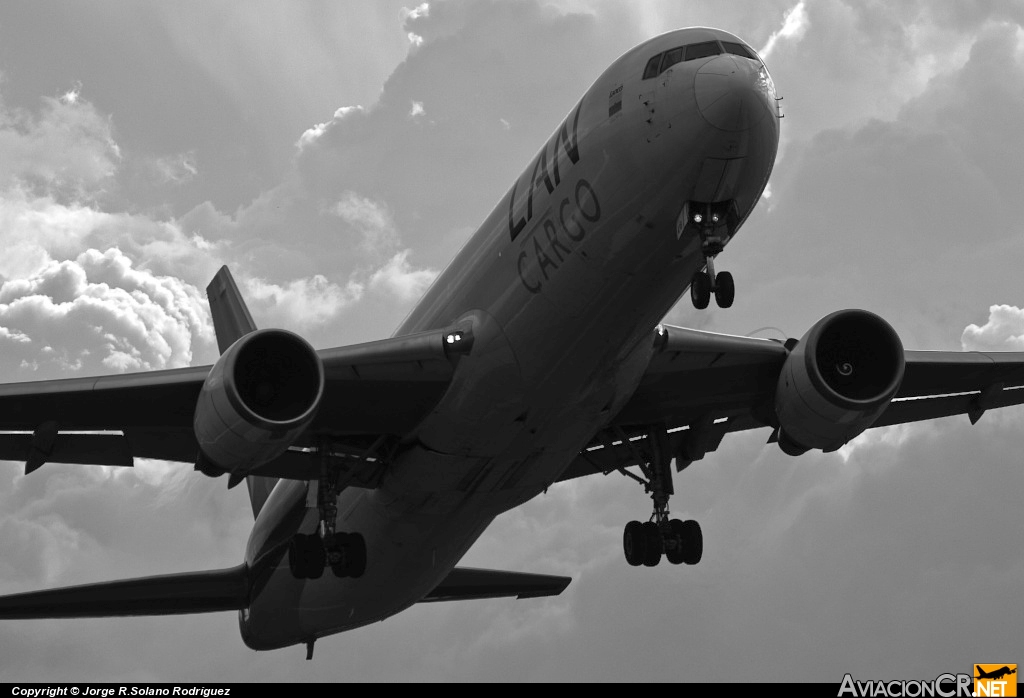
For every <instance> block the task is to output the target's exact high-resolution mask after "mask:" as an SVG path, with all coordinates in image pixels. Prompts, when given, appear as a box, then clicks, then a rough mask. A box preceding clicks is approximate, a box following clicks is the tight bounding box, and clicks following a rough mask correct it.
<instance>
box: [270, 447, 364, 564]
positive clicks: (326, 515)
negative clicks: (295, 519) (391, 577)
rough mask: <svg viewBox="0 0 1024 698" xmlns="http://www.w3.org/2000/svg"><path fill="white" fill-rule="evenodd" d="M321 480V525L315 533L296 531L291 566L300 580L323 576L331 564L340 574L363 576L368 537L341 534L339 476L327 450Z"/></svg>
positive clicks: (291, 549)
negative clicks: (338, 530)
mask: <svg viewBox="0 0 1024 698" xmlns="http://www.w3.org/2000/svg"><path fill="white" fill-rule="evenodd" d="M321 452H322V453H324V459H323V462H322V464H321V468H320V480H319V482H318V483H317V492H316V499H317V509H318V511H319V513H320V524H319V525H318V526H317V530H316V532H315V533H311V534H308V535H307V534H302V533H296V534H295V536H294V537H293V538H292V541H291V543H290V544H289V546H288V567H289V568H290V569H291V572H292V576H293V577H295V578H296V579H319V578H320V577H322V576H323V574H324V569H325V568H326V567H330V568H331V571H332V572H333V573H334V576H336V577H352V578H358V577H362V576H363V573H364V572H365V571H366V539H364V538H363V535H362V534H361V533H337V532H335V530H334V526H335V522H336V521H337V519H338V478H337V475H336V473H334V471H332V470H331V469H330V467H329V466H328V463H327V459H328V456H327V449H326V448H322V449H321Z"/></svg>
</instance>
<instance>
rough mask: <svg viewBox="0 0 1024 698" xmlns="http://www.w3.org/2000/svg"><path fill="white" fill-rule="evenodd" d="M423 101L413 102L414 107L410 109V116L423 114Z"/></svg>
mask: <svg viewBox="0 0 1024 698" xmlns="http://www.w3.org/2000/svg"><path fill="white" fill-rule="evenodd" d="M423 113H424V112H423V102H415V101H414V102H413V103H412V109H410V110H409V116H414V117H415V116H420V115H421V114H423Z"/></svg>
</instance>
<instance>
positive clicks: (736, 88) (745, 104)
mask: <svg viewBox="0 0 1024 698" xmlns="http://www.w3.org/2000/svg"><path fill="white" fill-rule="evenodd" d="M693 92H694V96H695V98H696V100H697V109H699V110H700V113H701V116H703V117H704V119H705V120H706V121H707V122H708V123H709V124H711V125H712V126H714V127H715V128H718V129H721V130H723V131H732V132H736V131H746V130H749V129H751V128H753V127H754V126H756V125H757V124H758V123H760V122H761V121H762V120H763V119H766V118H768V117H770V116H771V117H774V116H775V109H776V101H775V85H774V84H773V83H772V78H771V76H770V75H769V74H768V70H767V69H766V68H765V67H764V66H763V65H761V64H760V63H759V62H757V61H753V60H750V59H747V58H742V57H740V56H733V55H731V54H723V55H720V56H716V57H715V58H714V59H712V60H710V61H708V62H707V63H705V64H704V65H703V66H701V68H700V70H698V71H697V75H696V76H695V77H694V80H693Z"/></svg>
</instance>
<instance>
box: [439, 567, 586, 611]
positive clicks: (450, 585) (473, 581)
mask: <svg viewBox="0 0 1024 698" xmlns="http://www.w3.org/2000/svg"><path fill="white" fill-rule="evenodd" d="M571 581H572V577H557V576H554V575H550V574H528V573H526V572H503V571H501V570H480V569H473V568H469V567H456V568H455V569H453V570H452V571H451V572H450V573H449V574H448V576H447V577H445V579H444V581H443V582H441V583H440V584H439V585H438V586H437V588H436V589H434V590H433V591H432V592H430V593H429V594H427V595H426V596H425V597H423V598H422V599H420V601H421V602H425V601H467V600H470V599H497V598H502V597H510V596H514V597H515V598H517V599H532V598H537V597H541V596H558V595H559V594H561V593H562V592H563V591H564V590H565V588H566V587H567V586H569V582H571Z"/></svg>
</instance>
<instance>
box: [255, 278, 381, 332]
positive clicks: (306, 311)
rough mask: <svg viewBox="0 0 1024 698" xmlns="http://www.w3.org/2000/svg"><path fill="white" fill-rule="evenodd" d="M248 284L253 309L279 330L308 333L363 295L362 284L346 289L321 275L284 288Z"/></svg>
mask: <svg viewBox="0 0 1024 698" xmlns="http://www.w3.org/2000/svg"><path fill="white" fill-rule="evenodd" d="M244 284H245V287H246V289H247V292H248V293H247V296H248V297H249V298H250V300H251V305H252V307H254V308H259V309H260V310H261V314H262V315H264V316H267V317H269V318H270V319H271V321H272V322H274V323H275V324H274V326H277V327H292V328H299V329H305V328H309V327H311V326H314V325H320V324H323V323H325V322H327V321H328V320H331V319H333V318H334V317H336V316H337V315H338V313H340V312H341V311H342V310H344V309H345V308H346V307H348V306H349V305H351V304H352V303H355V302H356V301H358V300H359V299H360V298H361V297H362V295H363V286H362V285H361V284H359V283H358V282H355V281H349V283H348V284H346V285H345V286H344V287H342V286H339V285H338V284H335V283H333V282H330V281H328V280H327V278H326V277H325V276H322V275H320V274H317V275H315V276H312V277H309V278H304V279H295V280H294V281H291V282H289V283H287V284H284V285H280V284H273V283H268V282H266V281H263V280H262V279H248V280H245V281H244Z"/></svg>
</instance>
